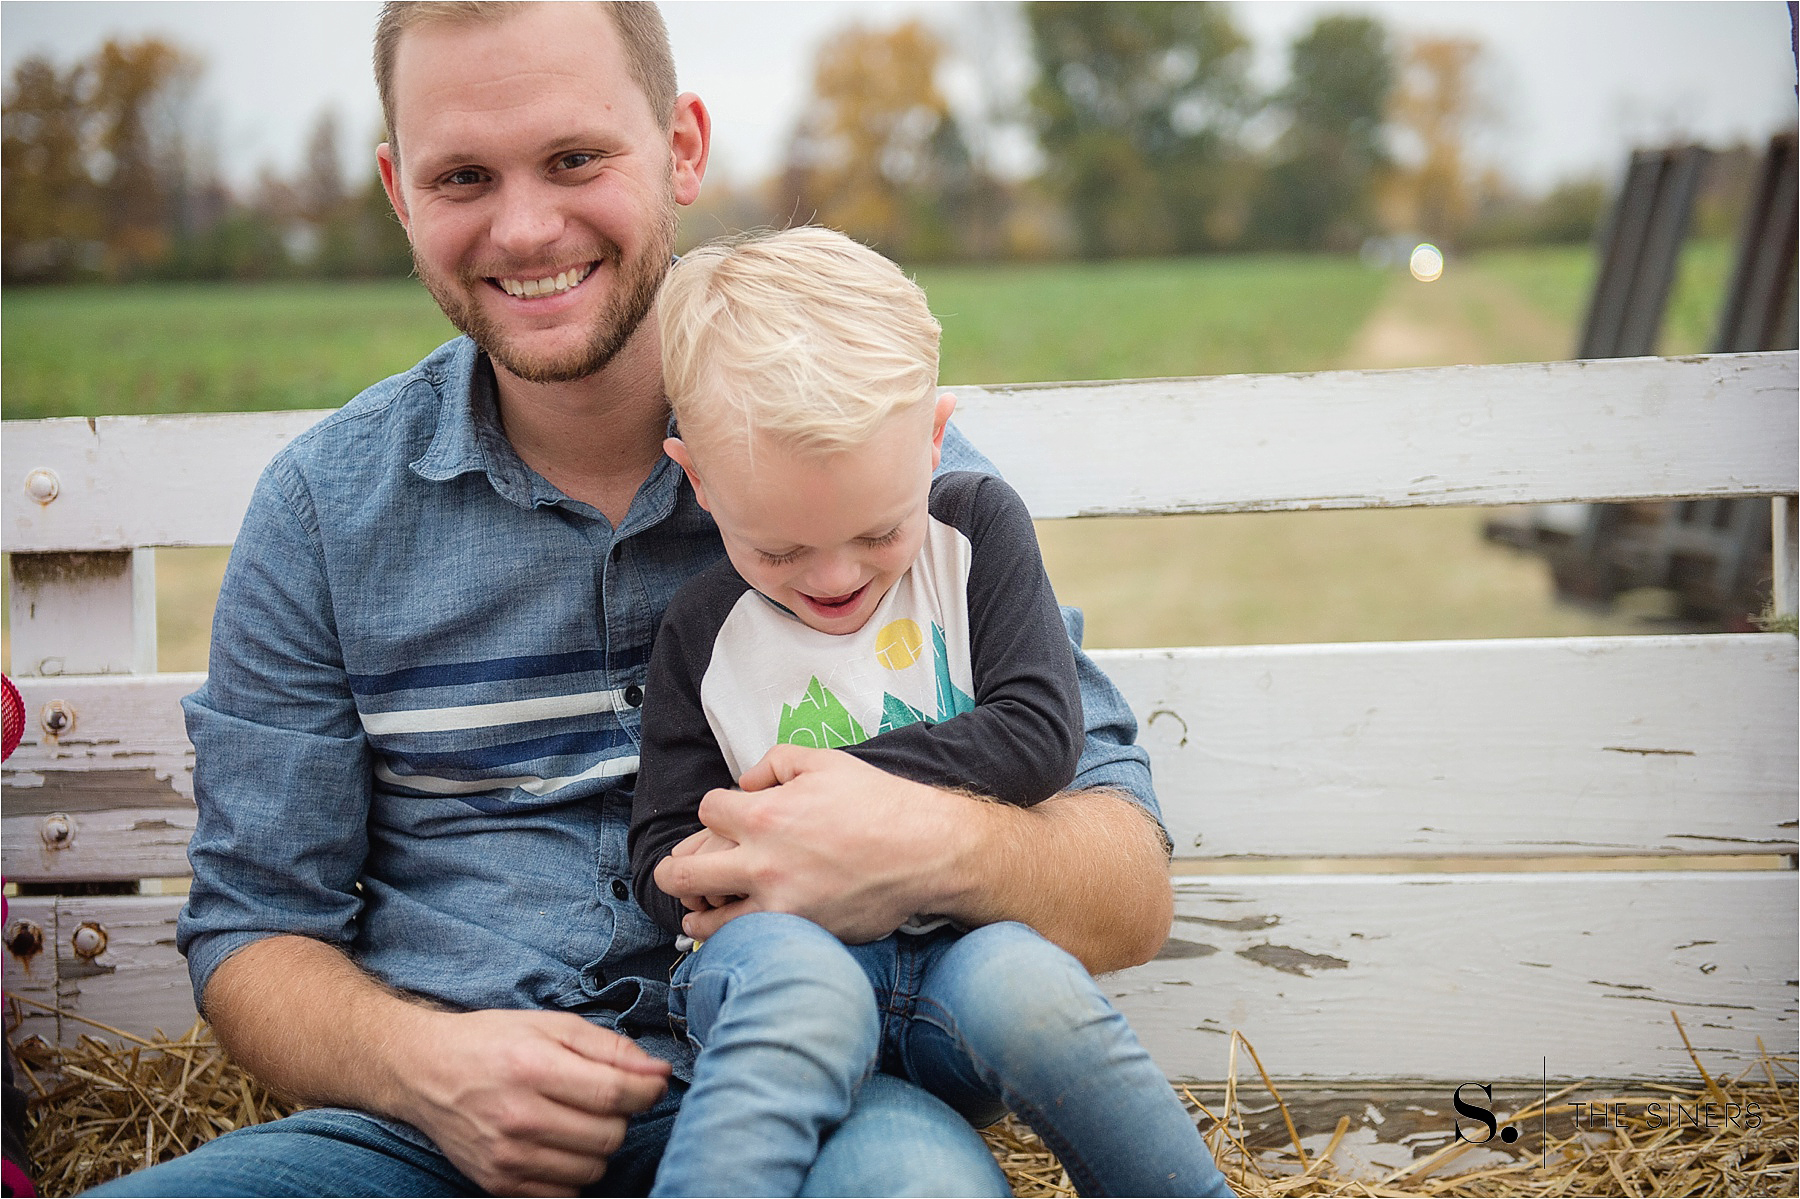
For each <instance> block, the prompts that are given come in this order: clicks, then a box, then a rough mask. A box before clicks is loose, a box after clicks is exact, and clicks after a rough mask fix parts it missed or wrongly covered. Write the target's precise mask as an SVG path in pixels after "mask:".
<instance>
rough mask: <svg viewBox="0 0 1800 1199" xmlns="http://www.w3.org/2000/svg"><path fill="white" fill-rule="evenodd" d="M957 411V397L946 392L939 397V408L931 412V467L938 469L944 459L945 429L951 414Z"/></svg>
mask: <svg viewBox="0 0 1800 1199" xmlns="http://www.w3.org/2000/svg"><path fill="white" fill-rule="evenodd" d="M955 411H956V397H955V396H953V395H951V394H950V393H949V392H947V391H946V392H945V393H944V394H943V395H941V396H939V397H938V399H937V408H936V409H935V410H934V411H933V412H932V414H931V469H932V470H936V469H937V468H938V463H940V462H942V461H943V460H944V430H945V429H946V428H947V427H948V426H949V424H950V414H951V413H952V412H955Z"/></svg>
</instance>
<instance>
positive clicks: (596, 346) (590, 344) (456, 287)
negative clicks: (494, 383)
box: [413, 189, 675, 383]
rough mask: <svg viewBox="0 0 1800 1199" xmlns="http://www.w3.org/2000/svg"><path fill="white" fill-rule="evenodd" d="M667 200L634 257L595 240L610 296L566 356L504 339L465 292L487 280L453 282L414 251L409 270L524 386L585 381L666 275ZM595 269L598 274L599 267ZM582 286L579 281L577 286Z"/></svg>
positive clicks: (671, 237) (671, 234)
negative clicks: (608, 273) (613, 273)
mask: <svg viewBox="0 0 1800 1199" xmlns="http://www.w3.org/2000/svg"><path fill="white" fill-rule="evenodd" d="M667 201H668V202H667V204H666V206H665V208H664V212H665V213H666V214H667V215H666V216H665V217H664V218H663V219H662V221H661V228H659V229H658V230H657V236H655V237H652V238H651V239H650V241H649V242H648V243H647V244H646V245H645V247H644V250H643V252H642V253H641V254H640V255H638V256H637V257H636V258H633V259H631V260H629V261H627V260H626V259H625V258H624V257H623V256H622V255H621V253H620V251H619V247H618V246H616V245H614V244H613V243H612V242H611V241H608V240H606V239H604V238H602V239H601V240H600V242H599V246H598V253H597V254H595V255H594V257H595V258H597V259H598V261H599V262H600V263H601V264H602V265H604V264H605V263H607V262H612V263H616V264H617V277H616V278H614V280H613V294H612V295H611V296H610V297H609V298H608V299H607V301H606V303H605V304H604V305H603V306H602V307H601V309H600V311H599V312H598V313H596V314H595V317H594V324H593V328H591V329H590V330H588V337H587V342H586V344H584V345H582V346H580V347H579V348H578V349H576V350H574V351H572V352H570V353H568V354H566V355H560V356H552V355H544V354H531V353H528V352H527V351H525V350H523V349H522V348H521V347H519V346H517V345H514V344H512V342H511V341H509V340H508V338H507V336H506V334H505V333H504V332H503V331H502V329H501V327H500V326H499V324H498V323H497V322H495V321H494V320H493V319H492V318H491V317H490V316H489V315H488V313H487V310H486V309H484V308H483V307H482V306H481V305H480V304H478V303H476V301H475V298H474V296H473V295H471V294H470V293H471V292H472V291H473V290H474V289H476V288H481V287H492V286H493V284H492V283H490V282H488V279H489V276H485V275H474V274H464V275H462V276H460V278H458V279H455V280H452V279H447V278H445V277H444V276H441V275H439V274H437V273H436V272H435V271H434V270H432V269H431V268H429V267H427V266H426V264H425V262H424V261H423V260H422V259H421V258H420V257H419V254H418V251H417V250H416V249H415V250H414V251H413V269H414V270H415V271H417V272H418V276H419V281H420V282H421V283H423V284H424V285H425V290H427V291H429V292H430V293H431V298H432V299H434V300H436V301H437V305H438V307H439V308H441V309H443V310H444V315H445V316H447V317H449V318H450V323H451V324H453V325H455V326H456V327H457V328H458V329H460V330H462V332H463V333H465V334H467V335H468V337H469V338H470V340H472V341H473V342H474V343H475V344H476V345H478V346H480V347H481V348H482V349H483V350H484V351H486V353H487V355H488V357H489V358H492V359H493V360H494V361H495V362H496V363H498V364H499V365H500V366H503V367H505V368H506V369H507V370H508V371H509V372H511V373H512V374H514V375H516V376H518V377H519V378H521V379H524V380H526V381H527V382H530V383H569V382H573V381H574V380H576V379H585V378H587V377H588V376H589V375H592V374H594V373H595V372H597V371H599V370H601V369H602V368H604V367H605V366H606V365H607V364H608V363H610V362H611V361H612V360H613V358H614V357H616V356H617V355H618V353H619V351H620V350H622V349H624V348H625V344H626V343H627V342H629V341H630V340H631V337H632V335H633V334H634V333H636V332H637V331H638V326H639V325H641V324H643V323H644V318H645V317H646V316H648V315H649V314H650V308H651V306H652V305H653V304H655V303H656V293H657V289H658V288H660V287H661V286H662V280H663V276H664V275H665V274H666V273H667V272H668V269H669V259H670V255H671V254H672V253H673V251H674V244H675V198H674V195H673V193H672V189H671V190H670V194H669V195H668V196H667ZM595 269H596V271H598V270H599V267H596V268H595ZM519 274H520V276H521V277H526V276H529V274H530V270H529V268H527V269H526V270H525V271H522V272H519ZM596 282H597V281H596ZM586 285H587V283H586V281H584V282H583V284H582V286H586Z"/></svg>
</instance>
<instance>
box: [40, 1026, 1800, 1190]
mask: <svg viewBox="0 0 1800 1199" xmlns="http://www.w3.org/2000/svg"><path fill="white" fill-rule="evenodd" d="M15 1002H17V1001H15ZM26 1002H29V1001H26ZM63 1015H64V1018H65V1019H73V1020H80V1019H81V1017H78V1016H73V1015H72V1014H69V1013H64V1014H63ZM15 1023H16V1021H15ZM87 1023H90V1024H91V1023H92V1021H87ZM1676 1023H1677V1026H1678V1027H1679V1024H1680V1021H1679V1020H1677V1022H1676ZM102 1030H103V1031H105V1032H106V1033H108V1034H109V1035H110V1036H111V1037H113V1038H115V1040H113V1041H107V1040H102V1039H100V1038H98V1037H87V1036H84V1037H82V1038H81V1039H80V1041H79V1042H78V1043H77V1044H76V1045H74V1046H69V1047H64V1048H60V1049H59V1048H56V1047H54V1046H51V1045H47V1044H45V1043H44V1042H43V1041H41V1040H38V1039H37V1038H32V1039H30V1040H27V1041H24V1042H21V1043H20V1044H18V1045H16V1046H14V1053H15V1055H16V1061H17V1062H18V1065H19V1072H20V1075H21V1078H20V1081H21V1083H22V1084H23V1085H24V1087H25V1088H26V1089H27V1091H28V1092H30V1093H31V1098H30V1102H29V1108H28V1113H29V1117H30V1140H31V1154H32V1159H33V1162H34V1164H35V1165H36V1168H37V1175H38V1187H39V1190H40V1192H41V1193H42V1194H44V1195H49V1196H54V1195H72V1194H77V1193H79V1192H81V1191H83V1190H85V1189H87V1188H88V1187H92V1186H97V1185H99V1184H100V1183H102V1182H105V1181H107V1180H108V1179H111V1178H116V1177H118V1176H119V1175H122V1174H126V1173H129V1172H130V1171H132V1170H136V1169H141V1168H142V1167H144V1166H147V1165H153V1164H155V1163H157V1162H162V1161H167V1160H169V1159H170V1158H172V1157H175V1156H177V1155H179V1154H181V1153H186V1152H187V1151H189V1150H191V1149H194V1148H197V1147H199V1146H200V1145H203V1144H205V1143H206V1142H207V1141H210V1140H212V1139H213V1138H214V1137H216V1136H218V1135H220V1134H221V1133H225V1132H229V1131H231V1130H232V1129H234V1128H240V1127H243V1126H245V1125H249V1124H257V1123H261V1122H263V1121H265V1120H272V1119H276V1118H278V1117H280V1116H284V1115H287V1114H288V1113H290V1112H292V1111H294V1110H296V1108H295V1105H292V1104H289V1103H285V1102H283V1101H281V1100H280V1099H278V1098H277V1097H275V1096H274V1095H273V1094H272V1093H270V1092H269V1090H268V1089H267V1088H266V1087H263V1086H262V1085H261V1084H259V1083H257V1082H256V1081H255V1080H254V1079H252V1078H250V1077H249V1075H247V1074H245V1073H244V1072H243V1071H242V1070H241V1069H239V1068H238V1067H237V1066H236V1065H235V1064H234V1063H233V1062H232V1061H231V1060H230V1059H229V1058H228V1057H227V1056H226V1055H225V1052H224V1050H223V1049H221V1048H220V1047H219V1045H218V1043H217V1042H216V1041H215V1040H214V1039H213V1037H212V1033H211V1030H209V1029H208V1028H207V1027H206V1026H205V1025H204V1024H201V1023H196V1024H195V1025H194V1027H192V1028H190V1029H189V1030H188V1031H187V1032H186V1033H185V1034H183V1035H182V1036H181V1037H180V1038H177V1039H175V1040H170V1039H168V1038H166V1037H162V1036H160V1035H159V1036H157V1037H155V1038H151V1039H149V1040H146V1039H143V1038H140V1037H133V1036H130V1035H129V1034H127V1033H124V1032H121V1031H119V1030H117V1029H106V1028H104V1027H103V1026H102ZM1683 1036H1684V1038H1685V1032H1684V1034H1683ZM1240 1045H1241V1046H1242V1047H1243V1050H1244V1051H1245V1055H1246V1056H1247V1057H1248V1058H1249V1060H1250V1062H1251V1063H1252V1064H1253V1065H1254V1067H1255V1070H1256V1074H1257V1079H1256V1080H1254V1081H1252V1082H1251V1083H1249V1084H1248V1085H1247V1086H1245V1087H1242V1088H1241V1087H1240V1085H1239V1076H1238V1065H1239V1055H1238V1048H1239V1046H1240ZM1694 1066H1695V1070H1696V1072H1697V1073H1698V1075H1699V1082H1698V1083H1697V1084H1696V1085H1694V1086H1691V1087H1647V1088H1643V1089H1641V1090H1640V1091H1639V1092H1638V1093H1635V1094H1633V1095H1630V1096H1619V1097H1618V1098H1619V1099H1620V1100H1629V1103H1628V1105H1627V1114H1626V1115H1625V1117H1624V1118H1623V1119H1622V1120H1621V1121H1619V1123H1620V1124H1621V1127H1620V1128H1618V1129H1612V1130H1606V1131H1601V1132H1588V1131H1577V1132H1572V1133H1570V1134H1569V1135H1567V1136H1562V1137H1552V1138H1551V1139H1550V1140H1549V1141H1548V1142H1547V1143H1546V1144H1544V1145H1543V1146H1542V1147H1541V1154H1542V1160H1543V1162H1544V1163H1545V1164H1544V1166H1543V1167H1540V1164H1539V1151H1534V1152H1532V1153H1530V1154H1526V1155H1523V1156H1522V1157H1521V1158H1520V1159H1519V1160H1516V1161H1513V1162H1512V1163H1510V1164H1508V1165H1503V1166H1486V1167H1481V1168H1476V1169H1473V1170H1469V1171H1467V1172H1464V1173H1460V1174H1453V1175H1449V1176H1445V1175H1444V1174H1443V1173H1442V1172H1443V1171H1445V1170H1446V1169H1449V1168H1452V1167H1454V1165H1455V1162H1456V1159H1457V1158H1458V1157H1460V1156H1461V1155H1462V1154H1463V1153H1464V1152H1466V1151H1467V1150H1468V1149H1469V1148H1470V1146H1467V1145H1464V1144H1461V1143H1453V1144H1451V1145H1447V1146H1445V1147H1444V1148H1443V1149H1440V1150H1438V1151H1437V1152H1435V1153H1431V1154H1428V1155H1426V1156H1424V1157H1421V1158H1419V1159H1417V1160H1415V1161H1414V1162H1412V1163H1411V1164H1410V1165H1408V1166H1406V1167H1404V1168H1402V1169H1399V1170H1394V1171H1391V1172H1390V1173H1388V1174H1387V1175H1385V1176H1382V1177H1378V1178H1371V1177H1358V1176H1355V1175H1354V1174H1352V1173H1351V1172H1350V1171H1349V1170H1347V1169H1346V1170H1340V1169H1339V1167H1338V1166H1337V1164H1336V1163H1335V1162H1334V1161H1333V1154H1334V1153H1335V1152H1336V1150H1337V1149H1338V1146H1339V1144H1340V1143H1341V1142H1342V1140H1343V1138H1344V1136H1345V1133H1346V1131H1347V1129H1348V1126H1349V1118H1348V1117H1345V1118H1343V1119H1340V1120H1339V1122H1338V1126H1337V1129H1336V1132H1335V1133H1334V1134H1333V1136H1332V1138H1331V1140H1330V1141H1329V1143H1328V1144H1327V1145H1326V1147H1325V1148H1324V1149H1323V1150H1321V1151H1320V1152H1318V1153H1316V1154H1309V1153H1307V1152H1306V1150H1305V1149H1304V1147H1303V1146H1302V1144H1301V1140H1302V1138H1301V1136H1300V1134H1299V1132H1298V1130H1297V1129H1296V1127H1295V1123H1294V1120H1293V1118H1292V1116H1291V1115H1290V1114H1289V1111H1288V1107H1287V1103H1286V1101H1285V1100H1283V1099H1282V1097H1281V1092H1280V1089H1279V1088H1278V1087H1277V1085H1276V1083H1275V1081H1274V1079H1273V1078H1271V1077H1270V1076H1269V1074H1268V1072H1267V1071H1266V1070H1264V1069H1263V1067H1262V1063H1261V1061H1260V1060H1259V1059H1258V1058H1257V1056H1256V1051H1255V1050H1254V1049H1253V1048H1252V1047H1251V1046H1250V1043H1249V1042H1248V1041H1246V1040H1244V1038H1243V1037H1242V1036H1240V1035H1238V1034H1235V1033H1234V1034H1233V1037H1232V1050H1231V1062H1230V1067H1229V1072H1228V1078H1227V1080H1226V1085H1225V1101H1224V1103H1223V1105H1222V1107H1221V1110H1220V1111H1218V1112H1216V1113H1215V1112H1213V1111H1211V1110H1209V1109H1208V1108H1207V1107H1206V1106H1205V1105H1203V1104H1202V1103H1201V1102H1200V1101H1199V1100H1197V1099H1196V1098H1195V1097H1194V1096H1193V1094H1192V1093H1191V1092H1190V1091H1188V1090H1187V1089H1186V1088H1184V1087H1183V1088H1177V1090H1178V1092H1179V1093H1180V1094H1181V1095H1182V1097H1183V1099H1184V1100H1185V1101H1186V1102H1187V1104H1188V1106H1189V1108H1190V1110H1192V1111H1193V1112H1194V1113H1195V1117H1196V1119H1197V1120H1198V1121H1199V1123H1200V1127H1201V1129H1202V1132H1203V1135H1204V1136H1205V1138H1206V1141H1207V1144H1208V1145H1209V1146H1210V1147H1211V1149H1212V1152H1213V1157H1214V1158H1215V1159H1216V1160H1217V1161H1218V1163H1219V1167H1220V1168H1221V1169H1222V1170H1224V1172H1225V1176H1226V1177H1227V1178H1228V1179H1230V1181H1231V1183H1232V1186H1233V1187H1234V1188H1235V1189H1236V1190H1237V1191H1238V1193H1239V1194H1241V1195H1246V1196H1265V1195H1266V1196H1295V1197H1306V1196H1348V1195H1396V1196H1414V1195H1429V1196H1445V1197H1458V1196H1470V1197H1475V1196H1497V1195H1633V1196H1643V1195H1671V1194H1680V1195H1776V1194H1780V1195H1793V1194H1796V1193H1800V1192H1797V1179H1800V1174H1797V1173H1796V1146H1797V1144H1800V1125H1797V1123H1796V1113H1797V1111H1800V1103H1796V1101H1795V1078H1796V1074H1795V1068H1794V1066H1795V1063H1794V1059H1793V1058H1791V1057H1776V1056H1772V1055H1769V1054H1767V1053H1766V1052H1765V1054H1764V1055H1763V1057H1762V1060H1761V1061H1759V1062H1757V1063H1756V1064H1755V1065H1753V1066H1752V1067H1751V1068H1750V1069H1749V1070H1747V1071H1745V1072H1744V1074H1742V1075H1740V1076H1739V1077H1737V1078H1733V1079H1720V1078H1715V1077H1713V1076H1712V1075H1711V1074H1709V1073H1708V1072H1707V1070H1706V1068H1705V1067H1704V1066H1703V1065H1701V1063H1700V1061H1699V1058H1698V1057H1697V1056H1696V1057H1695V1058H1694ZM1256 1082H1260V1084H1261V1085H1260V1088H1256ZM1581 1085H1583V1084H1575V1085H1574V1086H1570V1087H1565V1088H1564V1089H1563V1090H1561V1091H1559V1092H1557V1093H1555V1094H1553V1095H1551V1096H1550V1097H1549V1104H1550V1106H1549V1108H1548V1114H1549V1115H1551V1116H1553V1117H1554V1116H1558V1115H1571V1114H1573V1109H1574V1104H1573V1103H1569V1102H1563V1100H1564V1099H1565V1098H1566V1096H1568V1095H1569V1094H1571V1093H1573V1092H1574V1091H1575V1089H1576V1087H1579V1086H1581ZM1251 1089H1260V1090H1262V1091H1266V1092H1267V1094H1268V1096H1269V1097H1270V1099H1272V1100H1273V1101H1274V1103H1275V1104H1276V1108H1277V1109H1278V1112H1279V1115H1280V1118H1281V1123H1282V1125H1283V1126H1284V1127H1285V1129H1286V1132H1287V1135H1288V1138H1289V1139H1288V1142H1287V1143H1286V1144H1280V1145H1275V1146H1258V1147H1253V1146H1252V1145H1251V1144H1250V1141H1251V1139H1252V1138H1251V1136H1250V1135H1249V1133H1250V1130H1249V1127H1248V1125H1247V1123H1246V1120H1245V1105H1243V1104H1241V1103H1239V1101H1238V1098H1239V1092H1240V1090H1245V1091H1246V1092H1248V1091H1249V1090H1251ZM1652 1100H1656V1101H1660V1102H1663V1103H1664V1104H1665V1105H1667V1104H1669V1103H1677V1102H1678V1103H1682V1104H1684V1105H1689V1106H1691V1105H1693V1104H1694V1103H1696V1102H1705V1101H1707V1100H1711V1101H1712V1102H1714V1103H1717V1104H1721V1105H1723V1104H1728V1103H1735V1104H1737V1105H1738V1108H1739V1110H1746V1109H1747V1107H1748V1105H1749V1104H1751V1103H1755V1104H1756V1105H1757V1107H1758V1110H1759V1111H1760V1112H1761V1113H1763V1119H1762V1123H1761V1126H1760V1127H1757V1128H1754V1129H1752V1128H1743V1127H1738V1126H1726V1127H1722V1128H1721V1127H1714V1128H1700V1127H1695V1126H1694V1125H1692V1124H1687V1125H1680V1126H1678V1125H1675V1124H1673V1123H1668V1122H1665V1123H1663V1124H1662V1126H1661V1127H1660V1128H1652V1127H1650V1124H1649V1120H1648V1118H1647V1117H1646V1115H1645V1105H1646V1103H1647V1102H1648V1101H1652ZM1599 1101H1600V1102H1605V1101H1604V1100H1599ZM1633 1112H1635V1113H1636V1114H1635V1115H1633V1114H1630V1113H1633ZM1544 1114H1545V1109H1544V1108H1543V1107H1542V1106H1541V1105H1538V1106H1531V1107H1527V1108H1525V1109H1522V1110H1520V1111H1517V1112H1512V1113H1507V1114H1505V1115H1504V1117H1503V1118H1504V1120H1505V1121H1508V1122H1514V1123H1520V1124H1524V1123H1526V1122H1529V1121H1532V1120H1535V1119H1538V1118H1540V1117H1542V1116H1543V1115H1544ZM984 1135H985V1136H986V1138H987V1142H988V1145H989V1147H990V1148H991V1149H992V1150H993V1152H994V1157H995V1159H996V1160H997V1161H998V1162H999V1163H1000V1167H1001V1169H1003V1170H1004V1171H1005V1172H1006V1176H1007V1179H1008V1180H1009V1181H1010V1182H1011V1183H1012V1187H1013V1193H1014V1194H1015V1195H1019V1196H1064V1195H1073V1194H1074V1193H1075V1190H1074V1187H1073V1186H1072V1185H1071V1183H1070V1181H1069V1176H1068V1174H1067V1172H1065V1171H1064V1170H1063V1168H1062V1166H1061V1164H1060V1163H1059V1162H1058V1161H1057V1160H1056V1157H1055V1155H1054V1154H1053V1153H1051V1152H1050V1150H1049V1149H1048V1148H1047V1147H1046V1146H1045V1145H1044V1143H1043V1142H1042V1141H1040V1140H1039V1139H1038V1137H1037V1135H1036V1134H1035V1133H1033V1132H1032V1131H1031V1129H1030V1128H1028V1127H1026V1126H1025V1125H1024V1124H1021V1123H1020V1122H1019V1121H1017V1120H1015V1119H1013V1118H1012V1117H1008V1118H1007V1119H1006V1120H1004V1121H1002V1122H1001V1123H999V1124H996V1125H995V1126H993V1127H992V1128H990V1129H988V1130H986V1133H985V1134H984Z"/></svg>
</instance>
